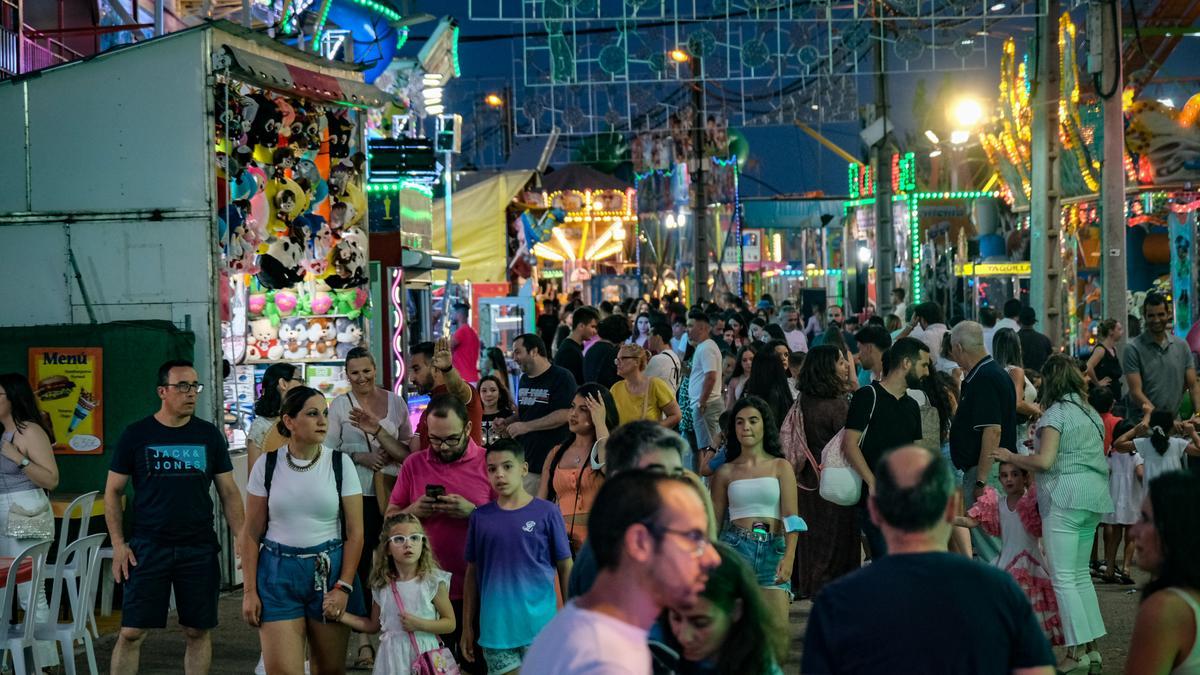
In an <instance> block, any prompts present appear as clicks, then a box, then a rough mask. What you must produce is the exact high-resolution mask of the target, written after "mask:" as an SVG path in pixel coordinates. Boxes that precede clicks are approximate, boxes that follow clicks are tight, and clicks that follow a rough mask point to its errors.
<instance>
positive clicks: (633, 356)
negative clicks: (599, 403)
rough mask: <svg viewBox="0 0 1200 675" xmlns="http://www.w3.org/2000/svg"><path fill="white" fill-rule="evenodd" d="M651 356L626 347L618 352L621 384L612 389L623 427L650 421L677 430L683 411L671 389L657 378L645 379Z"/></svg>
mask: <svg viewBox="0 0 1200 675" xmlns="http://www.w3.org/2000/svg"><path fill="white" fill-rule="evenodd" d="M649 362H650V352H647V351H646V350H645V349H642V348H641V347H639V346H637V345H634V344H625V345H621V348H620V349H619V350H618V351H617V375H620V376H621V378H622V379H621V380H620V381H619V382H617V383H616V384H614V385H613V386H612V388H611V389H610V392H611V393H612V397H613V401H614V402H615V403H616V405H617V414H618V416H619V418H620V421H621V424H626V423H628V422H633V421H634V420H650V421H651V422H658V423H659V424H661V425H663V426H664V427H667V428H668V429H674V428H675V426H676V425H678V424H679V420H681V419H683V411H682V410H680V409H679V402H678V401H676V400H675V394H674V393H673V392H672V391H671V385H669V384H667V383H666V382H664V381H663V380H661V379H659V378H657V377H647V376H646V364H647V363H649Z"/></svg>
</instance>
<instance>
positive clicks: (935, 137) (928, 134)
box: [925, 129, 941, 145]
mask: <svg viewBox="0 0 1200 675" xmlns="http://www.w3.org/2000/svg"><path fill="white" fill-rule="evenodd" d="M925 138H928V139H929V142H930V143H933V144H934V145H937V144H938V143H941V140H939V139H938V135H937V134H935V133H933V129H926V130H925Z"/></svg>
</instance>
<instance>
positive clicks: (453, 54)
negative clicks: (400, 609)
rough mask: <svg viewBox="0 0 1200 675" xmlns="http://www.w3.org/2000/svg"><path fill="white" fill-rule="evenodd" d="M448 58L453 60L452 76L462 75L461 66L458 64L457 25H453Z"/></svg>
mask: <svg viewBox="0 0 1200 675" xmlns="http://www.w3.org/2000/svg"><path fill="white" fill-rule="evenodd" d="M450 59H451V60H452V61H453V62H454V76H455V77H462V68H460V67H459V65H458V26H455V27H454V34H453V35H452V36H451V40H450Z"/></svg>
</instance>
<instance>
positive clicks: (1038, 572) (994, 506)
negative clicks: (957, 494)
mask: <svg viewBox="0 0 1200 675" xmlns="http://www.w3.org/2000/svg"><path fill="white" fill-rule="evenodd" d="M967 515H969V516H970V517H972V518H974V519H975V520H977V521H979V527H980V528H981V529H983V531H984V532H987V533H988V534H990V535H992V536H993V537H996V536H998V537H1000V542H1001V546H1000V555H999V556H998V557H997V558H996V562H995V565H996V567H999V568H1000V569H1002V570H1004V571H1006V572H1008V573H1009V574H1011V575H1012V577H1013V579H1015V580H1016V582H1017V585H1018V586H1020V587H1021V590H1023V591H1025V595H1026V596H1027V597H1028V598H1029V603H1030V604H1031V605H1033V613H1034V615H1036V616H1037V618H1038V621H1039V622H1040V623H1041V624H1042V630H1043V631H1044V632H1045V633H1046V637H1047V638H1048V639H1049V640H1050V643H1051V644H1053V645H1062V644H1063V629H1062V619H1061V618H1060V617H1059V614H1058V600H1057V599H1056V597H1055V595H1054V586H1053V584H1052V583H1051V581H1050V573H1049V571H1048V570H1047V569H1046V563H1045V561H1044V560H1043V558H1042V549H1041V547H1040V546H1038V539H1040V538H1041V536H1042V519H1041V516H1040V515H1039V514H1038V506H1037V490H1036V486H1030V488H1029V490H1028V491H1026V492H1025V494H1024V495H1023V496H1022V497H1021V499H1020V500H1019V501H1018V502H1017V507H1016V508H1015V509H1010V508H1009V507H1008V499H1007V497H1005V496H1004V495H1001V494H1000V493H999V492H997V491H996V490H995V489H994V488H991V487H988V488H985V489H984V491H983V496H981V497H980V498H979V499H978V500H976V502H975V504H974V505H973V506H972V507H971V509H970V510H969V511H968V512H967Z"/></svg>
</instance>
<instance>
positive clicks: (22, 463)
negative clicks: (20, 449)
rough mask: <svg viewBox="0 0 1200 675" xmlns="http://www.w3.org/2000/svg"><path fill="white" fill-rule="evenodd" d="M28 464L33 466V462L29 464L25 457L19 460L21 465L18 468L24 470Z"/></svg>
mask: <svg viewBox="0 0 1200 675" xmlns="http://www.w3.org/2000/svg"><path fill="white" fill-rule="evenodd" d="M30 464H33V462H31V461H30V460H29V458H28V457H25V458H24V459H22V460H21V463H20V465H19V466H20V467H21V469H22V470H24V469H25V467H27V466H29V465H30Z"/></svg>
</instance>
